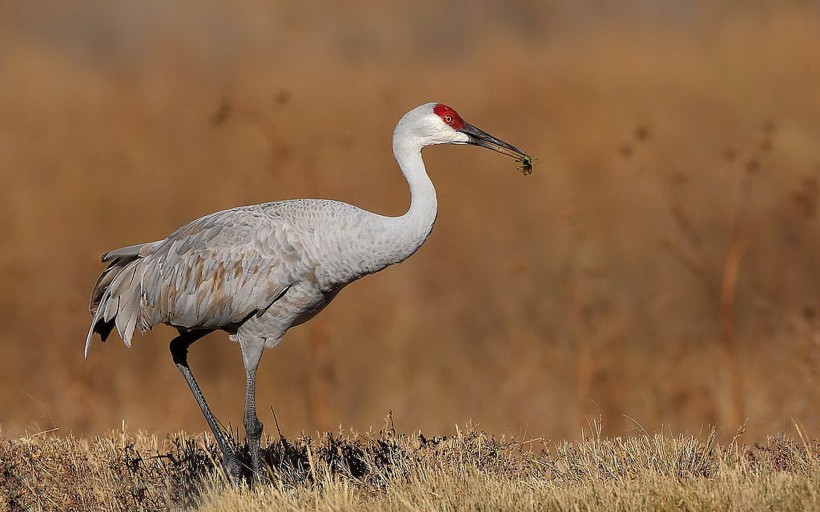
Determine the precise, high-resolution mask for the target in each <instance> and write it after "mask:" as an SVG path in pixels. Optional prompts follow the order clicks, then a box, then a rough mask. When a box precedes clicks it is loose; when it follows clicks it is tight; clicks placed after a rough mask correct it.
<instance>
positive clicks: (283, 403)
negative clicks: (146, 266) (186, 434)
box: [0, 0, 820, 438]
mask: <svg viewBox="0 0 820 512" xmlns="http://www.w3.org/2000/svg"><path fill="white" fill-rule="evenodd" d="M818 56H820V3H818V2H774V1H771V2H765V1H761V2H728V1H708V2H707V1H702V2H690V1H682V0H681V1H677V0H664V1H654V2H646V1H639V0H633V1H622V2H611V3H605V2H599V1H592V0H589V1H577V2H560V1H544V0H540V1H535V0H529V1H528V0H518V1H505V2H500V1H490V0H474V1H471V2H459V1H454V0H449V1H448V0H445V1H440V0H439V1H427V2H412V3H410V2H404V3H398V2H395V3H392V2H381V1H371V0H359V1H347V2H338V1H315V2H286V1H269V0H265V1H262V0H243V1H240V2H218V1H215V0H208V1H200V2H197V3H196V4H194V3H189V2H164V1H160V0H149V1H141V2H129V1H110V2H103V1H90V0H74V1H72V2H62V1H56V0H54V1H45V0H43V1H25V0H12V1H5V2H2V3H0V183H2V187H0V216H2V223H0V238H2V241H3V242H2V243H3V248H2V251H0V289H2V293H1V294H0V319H2V326H3V328H2V331H0V429H2V431H3V432H5V433H6V434H9V435H11V434H21V433H24V432H29V433H32V432H38V431H41V430H47V429H53V428H57V429H59V431H60V432H62V433H64V434H67V433H69V432H74V433H81V434H86V435H91V434H95V433H99V432H102V431H106V430H109V429H118V428H121V426H122V425H123V423H124V424H125V425H126V426H127V428H129V429H130V430H134V429H144V430H148V431H155V432H159V433H164V432H169V431H176V430H179V429H186V430H190V431H203V430H206V425H205V422H204V420H203V419H202V417H201V415H200V412H199V410H198V408H197V406H196V403H195V402H194V400H193V398H192V397H191V395H190V392H189V390H188V388H187V386H186V385H185V382H184V380H183V379H182V377H181V376H180V375H179V373H178V371H177V369H176V368H175V367H174V365H173V363H172V361H171V357H170V354H169V352H168V342H169V340H170V339H171V338H172V336H173V335H174V331H173V330H172V329H170V328H168V327H158V328H156V329H155V330H154V331H153V332H151V333H149V334H147V335H145V336H142V337H137V339H136V340H135V343H134V346H133V348H131V349H127V348H126V347H124V346H123V344H122V343H121V342H120V340H119V338H118V337H117V336H116V335H114V336H112V338H111V340H110V342H109V343H106V344H105V345H101V344H99V343H98V342H96V343H95V344H94V346H93V347H92V350H91V353H90V357H89V360H88V361H84V360H83V357H82V351H83V344H84V341H85V336H86V332H87V329H88V326H89V322H90V316H89V314H88V312H87V300H88V295H89V293H90V291H91V287H92V285H93V284H94V281H95V280H96V278H97V276H98V274H99V273H100V271H101V270H102V269H103V266H102V265H101V264H100V263H99V260H98V258H99V256H100V255H101V254H102V253H104V252H106V251H107V250H110V249H113V248H116V247H120V246H124V245H129V244H133V243H138V242H146V241H152V240H156V239H160V238H163V237H165V236H167V235H168V234H169V233H170V232H171V231H172V230H174V229H175V228H176V227H178V226H179V225H181V224H183V223H185V222H187V221H189V220H192V219H194V218H196V217H199V216H201V215H203V214H206V213H209V212H212V211H215V210H220V209H224V208H228V207H231V206H236V205H241V204H251V203H258V202H265V201H272V200H278V199H287V198H295V197H323V198H333V199H339V200H343V201H347V202H350V203H353V204H356V205H359V206H361V207H364V208H367V209H369V210H372V211H376V212H379V213H384V214H390V215H398V214H401V213H403V212H404V211H405V210H406V208H407V207H408V205H409V194H408V190H407V187H406V184H405V182H404V181H403V178H402V176H401V174H400V173H399V171H398V168H397V166H396V164H395V162H394V161H393V158H392V154H391V151H390V147H391V146H390V140H391V135H392V130H393V127H394V126H395V123H396V121H397V120H398V119H399V118H400V117H401V115H402V114H404V112H406V111H407V110H409V109H410V108H412V107H415V106H416V105H419V104H421V103H424V102H428V101H440V102H444V103H447V104H450V105H452V106H454V107H455V108H456V109H458V110H459V112H460V113H461V114H462V115H463V116H464V117H465V118H466V119H467V120H468V121H469V122H471V123H473V124H475V125H477V126H479V127H480V128H483V129H484V130H486V131H488V132H490V133H492V134H494V135H496V136H498V137H500V138H502V139H504V140H506V141H508V142H510V143H512V144H514V145H516V146H519V147H522V148H524V149H526V150H527V151H529V152H530V153H531V154H532V155H534V156H535V157H536V158H537V160H536V162H535V169H534V173H533V174H532V175H531V176H529V177H526V178H525V177H522V176H521V175H520V174H519V173H517V172H516V171H515V165H516V164H515V163H514V162H513V161H512V160H510V159H508V158H505V157H503V156H501V155H497V154H491V153H489V152H487V151H485V150H479V149H477V148H470V147H441V148H432V149H428V150H427V151H426V152H425V159H426V163H427V167H428V170H429V171H430V174H431V177H432V178H433V181H434V182H435V183H436V185H437V188H438V193H439V205H440V213H439V217H438V221H437V224H436V227H435V229H434V231H433V234H432V236H431V238H430V240H429V241H428V243H427V244H426V245H425V246H424V247H423V248H422V249H421V250H420V251H419V252H418V253H417V254H416V255H415V256H414V257H413V258H411V259H410V260H408V261H406V262H404V263H403V264H401V265H398V266H396V267H392V268H390V269H387V270H385V271H384V272H382V273H380V274H379V275H377V276H372V277H368V278H365V279H364V280H363V281H361V282H359V283H356V284H354V285H352V286H350V287H348V288H347V289H346V290H345V291H344V293H342V294H340V296H339V297H338V298H337V299H336V300H335V301H334V303H333V304H331V306H330V307H329V308H328V309H327V310H325V312H323V313H322V314H321V315H319V316H318V317H317V318H315V319H314V320H312V321H311V322H309V323H308V324H306V325H303V326H301V327H298V328H295V329H294V330H292V331H291V332H290V333H289V334H288V336H287V337H286V339H285V341H284V343H282V344H281V345H280V346H279V347H277V348H276V349H274V350H270V351H268V352H267V353H266V354H265V357H264V358H263V361H262V364H261V366H260V373H259V377H258V384H257V389H258V407H259V410H260V417H261V419H262V421H263V422H264V423H265V424H266V428H267V432H268V433H272V432H273V433H275V427H274V422H273V417H272V415H271V412H270V411H271V409H272V408H273V409H275V411H276V414H277V417H278V419H279V424H280V426H281V428H282V431H283V433H285V434H288V435H291V434H294V433H298V432H300V431H304V432H307V433H313V432H315V431H317V430H325V429H331V430H336V429H337V428H338V427H339V425H342V427H343V428H344V429H348V428H354V429H359V430H362V429H367V428H369V427H371V426H375V427H376V428H378V427H380V426H381V425H382V424H383V421H384V418H385V415H386V413H387V411H388V410H392V411H393V416H394V422H395V426H396V428H397V429H398V430H400V431H403V432H411V431H413V430H416V429H423V430H424V431H426V432H432V433H447V432H450V431H452V428H453V425H454V424H464V423H465V422H467V421H470V420H472V421H473V422H475V423H476V424H478V425H479V427H481V428H483V429H487V430H490V431H493V432H496V433H509V434H514V435H522V434H523V435H528V436H540V435H543V436H547V437H550V438H559V437H570V438H572V437H576V436H577V435H578V434H579V432H580V429H581V427H587V426H588V422H589V421H591V420H592V419H598V418H600V419H602V420H603V421H604V423H605V429H604V430H605V433H607V434H611V435H614V434H622V433H630V432H634V431H635V429H640V428H643V429H646V430H648V431H653V430H658V429H661V428H663V429H666V430H669V431H672V432H684V431H689V432H698V431H700V430H701V429H704V428H706V427H707V426H708V425H719V426H720V429H721V430H720V431H721V433H722V434H723V435H724V436H729V437H731V436H732V434H733V433H734V432H735V431H736V429H737V428H738V427H739V426H740V425H741V424H742V423H743V422H744V420H746V419H747V418H748V424H747V427H746V428H747V436H754V437H758V436H763V435H765V434H768V433H772V432H776V431H783V430H788V429H791V428H793V425H794V424H795V423H796V424H800V425H803V426H804V427H805V428H807V429H809V431H810V432H814V433H816V432H817V426H818V423H820V394H818V392H817V390H818V384H820V376H819V375H818V373H819V372H820V300H819V299H820V293H818V291H820V267H818V263H820V236H818V235H820V220H818V193H819V192H818V180H820V94H818V91H820V59H818ZM190 362H191V366H192V368H193V370H194V372H195V374H196V375H197V376H198V378H199V380H200V382H201V384H202V386H203V388H204V392H205V395H206V397H207V398H208V399H209V401H210V403H211V405H212V407H213V409H214V411H215V412H216V415H217V416H218V417H219V418H220V419H221V420H222V421H223V422H225V423H226V424H231V425H233V426H237V425H241V421H242V408H243V396H244V372H243V369H242V364H241V357H240V352H239V348H238V347H237V346H235V345H234V344H232V343H229V342H228V341H227V338H226V336H225V335H224V334H221V333H215V334H213V335H211V336H209V337H208V338H206V339H204V340H202V341H200V342H199V343H197V344H196V345H194V346H193V347H192V350H191V359H190Z"/></svg>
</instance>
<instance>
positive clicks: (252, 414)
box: [239, 338, 267, 480]
mask: <svg viewBox="0 0 820 512" xmlns="http://www.w3.org/2000/svg"><path fill="white" fill-rule="evenodd" d="M239 345H240V347H241V348H242V362H243V363H244V364H245V416H244V418H243V419H244V424H245V434H247V437H248V448H249V450H250V452H251V461H252V463H253V472H254V474H255V475H256V478H257V479H259V480H266V477H267V473H266V472H265V469H264V466H263V464H262V451H261V449H260V446H259V443H260V440H261V439H262V429H263V427H264V426H263V425H262V422H261V421H259V418H258V417H257V416H256V368H257V367H258V366H259V360H260V359H262V351H263V350H264V348H265V346H264V340H263V339H257V338H254V339H250V340H240V342H239Z"/></svg>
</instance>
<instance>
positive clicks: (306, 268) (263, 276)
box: [85, 103, 532, 480]
mask: <svg viewBox="0 0 820 512" xmlns="http://www.w3.org/2000/svg"><path fill="white" fill-rule="evenodd" d="M436 144H472V145H477V146H482V147H485V148H489V149H492V150H494V151H497V152H500V153H503V154H505V155H508V156H512V157H514V158H516V160H517V161H519V162H523V163H524V167H523V169H524V171H523V172H524V173H525V174H529V172H530V171H531V169H532V167H531V161H532V160H531V158H530V157H529V156H528V155H527V154H526V153H524V152H523V151H521V150H520V149H518V148H515V147H514V146H511V145H509V144H507V143H506V142H503V141H501V140H499V139H497V138H495V137H493V136H491V135H489V134H487V133H486V132H483V131H481V130H480V129H478V128H476V127H474V126H472V125H471V124H469V123H467V122H465V121H464V120H463V119H462V118H461V116H460V115H459V114H458V113H457V112H456V111H455V110H454V109H452V108H450V107H448V106H446V105H443V104H441V103H427V104H424V105H421V106H419V107H416V108H414V109H413V110H411V111H409V112H408V113H407V114H405V115H404V116H403V117H402V118H401V120H400V121H399V122H398V124H397V126H396V129H395V131H394V133H393V154H394V156H395V158H396V161H397V162H398V164H399V167H400V169H401V171H402V173H403V174H404V177H405V178H406V179H407V183H408V185H409V187H410V194H411V202H410V208H409V210H408V211H407V213H405V214H404V215H401V216H398V217H387V216H383V215H378V214H375V213H371V212H369V211H366V210H363V209H361V208H357V207H355V206H352V205H349V204H346V203H342V202H338V201H331V200H324V199H295V200H288V201H277V202H271V203H264V204H259V205H253V206H242V207H238V208H232V209H229V210H224V211H221V212H217V213H212V214H210V215H206V216H204V217H202V218H199V219H197V220H194V221H192V222H190V223H189V224H186V225H184V226H182V227H181V228H179V229H177V230H176V231H174V232H173V233H171V235H170V236H168V237H167V238H165V239H163V240H158V241H155V242H149V243H143V244H137V245H131V246H128V247H123V248H120V249H115V250H113V251H111V252H109V253H107V254H105V255H104V256H103V257H102V261H103V262H104V263H108V266H107V267H106V268H105V270H103V272H102V274H101V275H100V277H99V279H98V280H97V282H96V284H95V285H94V289H93V291H92V294H91V299H90V302H89V310H90V312H91V315H92V321H91V328H90V329H89V331H88V337H87V338H86V342H85V357H86V359H87V358H88V350H89V348H90V346H91V342H92V337H93V335H94V333H98V334H99V335H100V338H101V340H102V341H105V340H106V339H107V338H108V336H109V335H110V334H111V332H112V330H113V329H114V328H116V329H117V332H118V333H119V336H120V338H122V340H123V342H124V343H125V345H126V346H128V347H130V346H131V340H132V337H133V335H134V332H135V331H137V330H139V331H140V332H143V333H144V332H146V331H148V330H150V329H151V328H152V327H153V326H155V325H158V324H167V325H170V326H172V327H174V328H176V330H177V332H178V335H177V336H176V337H175V338H174V339H173V340H172V341H171V343H170V350H171V355H172V358H173V361H174V363H175V364H176V366H177V368H178V369H179V371H180V372H181V373H182V375H183V377H184V378H185V380H186V381H187V383H188V386H189V387H190V388H191V392H192V393H193V395H194V398H195V399H196V402H197V404H198V405H199V408H200V409H201V410H202V414H203V416H204V417H205V421H206V422H207V423H208V426H209V427H210V429H211V431H212V432H213V435H214V438H215V440H216V442H217V444H218V445H219V448H220V450H221V451H222V464H223V466H224V469H225V471H226V473H227V474H228V475H229V476H230V477H231V479H233V480H237V479H239V478H240V477H241V475H242V474H243V466H242V464H241V463H240V461H239V459H238V458H237V456H236V453H235V452H234V450H233V448H232V447H231V445H230V444H229V443H228V440H227V438H226V435H225V433H223V431H222V429H221V428H220V426H219V424H218V422H217V420H216V418H215V417H214V415H213V413H212V412H211V410H210V408H209V407H208V404H207V402H206V401H205V397H204V396H203V394H202V391H201V390H200V388H199V385H198V384H197V381H196V379H195V378H194V375H193V373H192V372H191V369H190V367H189V366H188V348H189V347H190V346H191V344H193V343H194V342H195V341H197V340H198V339H200V338H202V337H203V336H205V335H207V334H209V333H211V332H213V331H216V330H222V331H226V332H227V333H228V334H229V338H230V339H231V340H232V341H236V342H238V343H239V347H240V349H241V351H242V362H243V364H244V367H245V375H246V380H245V383H246V387H245V413H244V417H243V425H244V427H245V433H246V436H247V442H248V447H249V451H250V456H251V463H252V468H250V469H252V471H253V474H254V475H255V476H256V477H257V478H262V477H264V475H265V474H264V473H263V469H264V468H263V461H262V454H261V449H260V440H261V436H262V429H263V425H262V423H261V422H260V421H259V418H258V417H257V414H256V399H255V382H256V370H257V367H258V365H259V361H260V359H261V357H262V352H263V349H264V348H266V347H274V346H276V345H277V344H278V343H279V342H280V341H281V340H282V337H283V336H284V335H285V333H286V332H287V330H288V329H290V328H291V327H293V326H296V325H299V324H301V323H303V322H306V321H307V320H309V319H310V318H312V317H313V316H314V315H316V314H317V313H319V311H321V310H322V309H323V308H324V307H325V306H327V304H328V303H329V302H330V301H331V300H333V298H334V297H335V296H336V295H337V294H338V293H339V292H340V291H341V289H342V288H344V287H345V286H346V285H348V284H350V283H351V282H353V281H355V280H357V279H359V278H361V277H363V276H366V275H368V274H373V273H375V272H378V271H380V270H382V269H384V268H385V267H387V266H389V265H393V264H395V263H399V262H401V261H404V260H405V259H407V258H408V257H410V256H411V255H412V254H413V253H415V252H416V251H417V250H418V248H419V247H420V246H421V245H422V244H423V243H424V241H425V240H426V239H427V237H428V236H429V234H430V231H431V230H432V228H433V223H434V222H435V220H436V215H437V212H438V205H437V202H436V191H435V189H434V188H433V184H432V182H431V181H430V178H429V177H428V176H427V172H426V170H425V167H424V162H423V161H422V158H421V151H422V149H423V148H425V147H427V146H431V145H436Z"/></svg>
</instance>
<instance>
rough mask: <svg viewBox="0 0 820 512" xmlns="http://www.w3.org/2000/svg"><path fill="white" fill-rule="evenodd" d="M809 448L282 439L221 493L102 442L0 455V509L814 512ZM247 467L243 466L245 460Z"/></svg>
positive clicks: (697, 442) (157, 446) (184, 462)
mask: <svg viewBox="0 0 820 512" xmlns="http://www.w3.org/2000/svg"><path fill="white" fill-rule="evenodd" d="M818 449H820V444H817V443H816V442H815V443H809V442H806V441H805V440H801V439H800V438H791V437H786V436H783V435H779V436H776V437H770V438H768V439H766V440H765V441H761V442H758V443H755V444H754V445H745V444H743V443H739V442H737V440H733V441H730V442H728V443H726V444H720V443H718V442H717V441H716V439H715V436H714V432H711V433H709V432H706V433H703V434H702V435H701V436H698V437H695V436H690V435H678V436H672V435H669V434H660V433H659V434H648V433H644V434H641V435H635V436H631V437H629V438H621V437H617V438H614V439H605V438H602V437H601V433H600V431H599V430H598V428H597V425H595V424H594V423H593V424H591V425H590V429H589V430H586V432H585V435H582V438H581V439H580V440H579V441H577V442H566V441H562V442H557V443H553V442H548V441H545V440H543V439H515V438H504V437H496V436H493V435H490V434H487V433H485V432H482V431H480V430H477V429H475V428H474V427H469V426H468V427H466V428H464V429H456V431H455V432H453V434H452V435H449V436H437V437H429V438H428V437H426V436H424V435H423V434H421V433H419V432H416V433H414V434H412V435H400V434H397V433H396V432H395V431H394V430H392V429H391V428H389V423H388V425H387V426H386V428H384V429H382V430H381V431H379V432H368V433H366V434H350V433H348V434H342V433H337V434H333V433H327V434H323V435H322V437H321V438H319V439H313V438H310V437H305V436H302V437H300V438H298V439H286V438H284V437H282V438H280V439H278V440H275V441H273V442H271V443H270V444H269V445H268V446H267V448H266V449H265V455H266V458H267V460H268V462H269V463H271V464H272V470H271V477H272V481H273V482H274V483H273V485H255V486H248V485H245V484H241V485H239V486H232V485H228V484H227V482H226V480H225V477H224V474H222V473H220V472H219V471H218V470H217V471H214V462H213V461H214V458H216V459H217V460H218V458H219V450H218V448H217V447H216V446H215V445H214V444H203V443H202V439H195V438H192V437H190V436H187V435H184V434H177V435H174V436H168V437H165V438H157V437H155V436H151V435H145V434H137V435H133V434H128V433H126V432H111V433H109V434H108V435H106V436H98V437H95V438H93V439H77V438H75V437H56V436H55V437H50V436H34V437H25V438H20V439H16V440H14V441H8V440H7V441H4V442H2V443H0V459H2V461H3V469H2V473H0V498H2V500H3V503H4V504H5V505H6V509H5V510H8V511H9V512H18V511H21V510H26V511H27V510H111V511H120V510H121V511H129V512H132V511H143V510H145V511H154V510H168V509H174V510H179V509H196V510H203V511H230V512H233V511H248V512H251V511H274V510H283V511H285V510H287V511H293V510H304V509H312V510H328V511H347V510H350V511H359V510H378V511H394V510H395V511H403V510H404V511H406V510H441V511H449V510H510V511H551V510H555V511H558V510H691V511H711V510H721V511H735V510H737V511H746V510H788V511H796V512H797V511H805V510H819V509H820V488H818V485H817V483H818V479H820V456H818V453H820V452H818ZM247 462H248V463H249V461H247Z"/></svg>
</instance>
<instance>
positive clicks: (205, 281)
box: [140, 207, 312, 329]
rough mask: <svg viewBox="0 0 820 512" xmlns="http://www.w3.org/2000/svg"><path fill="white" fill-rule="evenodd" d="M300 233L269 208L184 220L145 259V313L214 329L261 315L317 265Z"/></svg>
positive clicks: (175, 323) (151, 317) (156, 318)
mask: <svg viewBox="0 0 820 512" xmlns="http://www.w3.org/2000/svg"><path fill="white" fill-rule="evenodd" d="M301 235H302V233H301V230H300V229H299V228H298V227H296V226H294V225H293V224H292V223H288V222H286V221H285V220H284V219H282V218H281V217H279V216H277V215H275V213H272V212H268V211H265V209H264V208H262V207H246V208H237V209H233V210H226V211H223V212H218V213H215V214H212V215H208V216H206V217H202V218H201V219H198V220H195V221H193V222H191V223H190V224H188V225H186V226H183V227H182V228H180V229H178V230H177V231H176V232H174V233H173V234H172V235H171V236H169V237H168V238H166V239H165V240H163V241H162V242H160V243H159V244H157V245H156V246H155V247H154V248H153V250H152V251H151V253H150V254H148V255H146V256H145V257H144V258H143V259H142V260H141V264H142V265H144V271H143V273H142V278H141V280H140V281H141V287H142V293H141V295H142V300H141V302H142V307H143V308H144V309H143V312H144V315H143V318H144V319H145V320H149V321H150V325H155V324H157V323H160V322H163V323H168V324H171V325H173V326H177V327H183V328H188V329H194V328H207V329H214V328H230V326H236V325H239V324H241V323H242V322H244V321H245V320H247V319H248V318H249V317H251V316H252V315H261V314H262V313H264V311H265V310H267V309H268V308H269V307H270V305H271V304H272V303H273V302H275V301H276V300H277V299H278V298H280V297H281V296H282V295H283V294H284V293H285V292H286V291H287V290H288V288H289V287H290V286H291V285H292V284H293V283H295V282H296V281H298V280H299V279H300V278H301V277H302V276H303V275H304V274H305V273H306V272H309V271H311V268H312V267H311V265H310V261H309V258H308V256H307V254H306V252H305V250H304V247H303V243H302V240H303V238H304V237H303V236H301ZM146 323H147V322H146ZM141 327H144V326H143V325H141ZM149 327H150V326H149Z"/></svg>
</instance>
